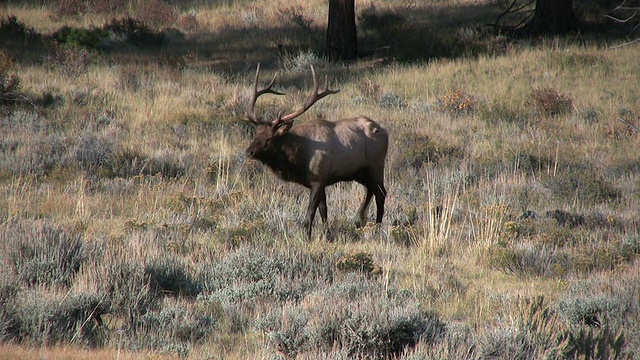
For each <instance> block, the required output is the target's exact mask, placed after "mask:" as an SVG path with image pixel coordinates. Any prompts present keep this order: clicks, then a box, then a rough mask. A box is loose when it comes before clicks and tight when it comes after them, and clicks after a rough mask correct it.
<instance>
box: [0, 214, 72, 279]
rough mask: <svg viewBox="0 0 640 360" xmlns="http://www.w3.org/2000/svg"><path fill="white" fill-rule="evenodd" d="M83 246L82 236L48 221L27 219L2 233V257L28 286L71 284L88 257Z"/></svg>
mask: <svg viewBox="0 0 640 360" xmlns="http://www.w3.org/2000/svg"><path fill="white" fill-rule="evenodd" d="M83 249H84V247H83V243H82V239H81V237H80V236H79V235H77V234H74V233H72V232H69V231H67V230H64V229H60V228H58V227H56V226H54V225H52V224H51V223H49V222H48V221H27V220H23V221H19V222H15V223H10V224H8V226H7V227H6V228H5V229H3V231H2V232H0V251H1V252H0V253H1V254H3V256H2V258H0V259H2V260H3V263H4V267H5V269H6V270H7V271H10V272H12V273H13V274H14V275H15V276H16V278H17V279H18V280H20V281H21V282H22V283H23V284H24V285H25V286H36V285H49V286H54V285H57V286H65V287H68V286H70V285H71V283H72V282H73V279H74V277H75V275H76V273H77V272H78V270H80V266H81V265H82V263H83V262H84V260H85V254H84V250H83Z"/></svg>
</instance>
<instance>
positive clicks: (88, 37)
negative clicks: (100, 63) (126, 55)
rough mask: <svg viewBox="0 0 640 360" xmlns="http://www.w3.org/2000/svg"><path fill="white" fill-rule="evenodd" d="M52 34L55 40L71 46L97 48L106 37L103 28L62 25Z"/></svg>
mask: <svg viewBox="0 0 640 360" xmlns="http://www.w3.org/2000/svg"><path fill="white" fill-rule="evenodd" d="M52 36H53V38H54V39H55V40H56V41H57V42H59V43H61V44H67V45H69V46H71V47H75V48H81V47H85V48H90V49H98V48H100V47H101V46H102V42H103V41H104V40H105V39H106V38H107V36H108V34H107V32H106V31H105V30H102V29H99V28H94V29H83V28H76V27H71V26H63V27H62V28H60V29H59V30H58V31H56V32H54V33H53V35H52Z"/></svg>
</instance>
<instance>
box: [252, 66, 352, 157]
mask: <svg viewBox="0 0 640 360" xmlns="http://www.w3.org/2000/svg"><path fill="white" fill-rule="evenodd" d="M311 75H312V77H313V91H312V92H311V93H310V94H309V96H307V99H306V101H305V103H304V105H303V106H302V107H301V108H299V109H298V110H296V111H294V112H292V113H290V114H288V115H284V116H279V117H278V118H277V119H275V120H271V121H268V120H264V119H263V118H262V117H259V116H257V115H256V112H255V106H256V101H257V100H258V97H260V96H261V95H264V94H274V95H285V94H284V93H281V92H278V91H275V90H273V89H272V87H273V84H274V83H275V81H276V78H277V77H278V74H276V75H274V76H273V79H272V80H271V82H270V83H269V85H267V87H265V88H264V89H261V90H258V78H259V76H260V64H258V67H257V69H256V77H255V81H254V83H253V92H252V95H251V99H250V101H249V105H248V107H247V118H248V119H249V121H251V122H252V123H254V124H255V125H256V126H257V128H256V136H255V139H254V140H253V142H252V143H251V145H249V147H248V148H247V150H246V153H247V155H248V156H249V157H252V158H255V159H258V160H260V159H262V158H264V156H266V155H267V154H268V153H269V152H270V149H271V144H272V142H273V140H274V139H277V138H278V137H281V136H282V135H284V134H286V133H287V132H288V131H289V130H290V129H291V127H292V126H293V120H294V119H295V118H297V117H298V116H300V115H302V114H304V113H305V112H306V111H307V110H309V108H311V106H313V104H315V103H316V102H317V101H318V100H320V99H322V98H323V97H325V96H327V95H331V94H336V93H338V92H339V91H340V90H329V88H328V80H327V77H325V84H324V86H323V88H322V90H321V89H320V86H319V84H318V80H317V79H316V71H315V69H314V68H313V65H311Z"/></svg>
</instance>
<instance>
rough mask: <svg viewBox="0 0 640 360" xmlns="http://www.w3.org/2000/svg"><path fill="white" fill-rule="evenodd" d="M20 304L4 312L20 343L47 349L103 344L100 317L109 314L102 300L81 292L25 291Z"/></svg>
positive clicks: (108, 306)
mask: <svg viewBox="0 0 640 360" xmlns="http://www.w3.org/2000/svg"><path fill="white" fill-rule="evenodd" d="M19 296H20V299H21V301H19V302H15V303H13V304H11V306H9V307H8V309H6V310H5V311H7V312H8V313H9V314H10V316H11V320H12V323H13V324H14V326H13V327H12V330H13V331H15V332H16V333H15V334H11V336H12V337H14V338H15V339H17V340H18V341H20V342H21V343H24V344H30V345H37V346H49V345H58V344H60V343H72V344H76V345H82V346H91V347H98V346H103V345H104V344H105V342H106V339H107V337H106V333H105V330H106V329H105V327H104V326H103V325H104V323H103V319H102V316H103V315H105V314H108V313H109V312H110V304H109V303H108V301H105V299H103V298H102V297H100V296H98V295H96V294H91V293H83V292H79V293H78V292H71V293H66V292H65V293H61V294H56V293H50V292H44V291H42V290H25V291H23V292H21V293H19Z"/></svg>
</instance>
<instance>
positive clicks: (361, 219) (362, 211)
mask: <svg viewBox="0 0 640 360" xmlns="http://www.w3.org/2000/svg"><path fill="white" fill-rule="evenodd" d="M373 195H374V192H373V191H372V189H370V188H368V187H367V195H366V196H365V198H364V201H363V202H362V205H360V208H359V209H358V221H357V222H356V226H358V227H362V226H364V225H365V224H366V222H367V219H366V213H367V208H368V207H369V203H370V202H371V198H372V197H373Z"/></svg>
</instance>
